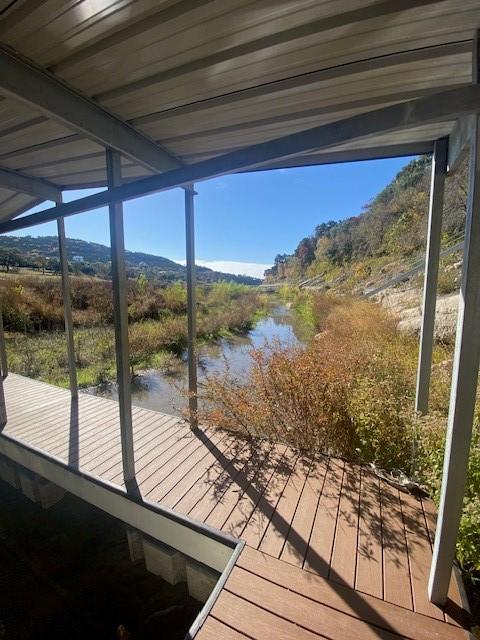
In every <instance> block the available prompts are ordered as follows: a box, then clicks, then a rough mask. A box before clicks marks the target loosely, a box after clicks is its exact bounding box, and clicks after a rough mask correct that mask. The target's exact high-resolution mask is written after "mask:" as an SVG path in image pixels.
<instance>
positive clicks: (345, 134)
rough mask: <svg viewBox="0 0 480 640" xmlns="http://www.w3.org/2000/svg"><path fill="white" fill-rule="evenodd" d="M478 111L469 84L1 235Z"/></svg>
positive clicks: (77, 205) (125, 188)
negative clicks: (366, 138) (373, 136)
mask: <svg viewBox="0 0 480 640" xmlns="http://www.w3.org/2000/svg"><path fill="white" fill-rule="evenodd" d="M479 108H480V87H479V86H476V85H468V86H466V87H461V88H457V89H452V90H450V91H444V92H441V93H436V94H433V95H430V96H427V97H424V98H417V99H416V100H409V101H407V102H402V103H400V104H396V105H392V106H390V107H384V108H382V109H375V110H374V111H369V112H368V113H363V114H359V115H356V116H351V117H350V118H345V119H343V120H338V121H336V122H331V123H328V124H324V125H320V126H318V127H313V128H311V129H307V130H304V131H299V132H297V133H292V134H289V135H287V136H283V137H281V138H276V139H275V140H269V141H267V142H260V143H258V144H255V145H252V146H250V147H246V148H244V149H240V150H238V151H232V152H231V153H226V154H224V155H221V156H217V157H215V158H210V159H208V160H203V161H201V162H197V163H195V164H191V165H188V166H185V167H180V168H179V169H173V170H172V171H168V172H167V173H164V174H161V175H155V176H151V177H148V178H143V179H142V180H136V181H134V182H130V183H127V184H123V185H122V186H120V187H114V188H112V189H109V190H108V191H103V192H101V193H96V194H93V195H91V196H87V197H85V198H80V199H79V200H74V201H72V202H67V203H64V204H62V205H60V206H59V207H57V208H53V209H46V210H45V211H41V212H40V213H35V214H32V215H30V216H25V217H23V218H21V219H18V220H13V221H11V222H5V223H3V224H0V233H5V232H7V231H14V230H15V229H25V228H28V227H30V226H33V225H36V224H41V223H44V222H48V221H51V220H56V218H58V217H59V216H64V217H66V216H70V215H74V214H76V213H82V212H84V211H91V210H92V209H98V208H100V207H104V206H105V205H108V204H109V203H111V202H116V201H124V200H133V199H135V198H138V197H141V196H144V195H146V194H148V193H154V192H158V191H166V190H168V189H172V188H174V187H181V186H185V185H187V184H190V183H194V182H199V181H201V180H207V179H208V178H213V177H215V176H219V175H224V174H226V173H232V172H235V171H241V170H246V169H249V168H252V167H258V166H261V165H264V164H267V163H272V162H273V161H274V160H278V159H280V158H288V157H289V156H295V155H300V154H302V153H305V152H308V151H313V150H319V151H320V150H321V149H328V148H329V147H335V146H336V145H340V144H343V143H346V142H349V141H353V140H359V139H361V138H365V137H367V136H370V135H374V134H378V133H387V132H391V131H397V130H399V129H409V128H413V127H419V126H422V125H426V124H432V123H436V122H445V121H449V120H452V119H454V118H456V117H458V116H460V115H466V114H468V113H474V112H476V111H477V110H478V109H479Z"/></svg>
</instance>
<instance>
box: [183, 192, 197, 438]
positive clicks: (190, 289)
mask: <svg viewBox="0 0 480 640" xmlns="http://www.w3.org/2000/svg"><path fill="white" fill-rule="evenodd" d="M194 195H195V191H194V189H193V185H190V186H189V187H187V188H186V189H185V235H186V248H187V251H186V255H187V262H186V266H187V319H188V349H187V351H188V409H189V417H190V428H191V429H196V427H197V426H198V400H197V349H196V340H197V318H196V315H197V295H196V274H195V217H194V205H193V198H194Z"/></svg>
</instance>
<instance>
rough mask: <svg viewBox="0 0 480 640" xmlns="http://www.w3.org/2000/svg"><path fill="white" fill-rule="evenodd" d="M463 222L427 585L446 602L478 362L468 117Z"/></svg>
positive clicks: (475, 213) (479, 216)
mask: <svg viewBox="0 0 480 640" xmlns="http://www.w3.org/2000/svg"><path fill="white" fill-rule="evenodd" d="M473 127H474V131H473V132H472V136H471V147H470V164H469V170H470V175H469V192H468V204H467V218H466V222H465V249H464V258H463V276H462V287H461V290H460V299H459V307H458V321H457V337H456V343H455V355H454V360H453V374H452V389H451V395H450V408H449V413H448V428H447V438H446V445H445V461H444V467H443V480H442V490H441V496H440V507H439V513H438V522H437V532H436V535H435V545H434V550H433V559H432V567H431V571H430V580H429V585H428V594H429V597H430V600H431V601H432V602H434V603H436V604H438V605H443V604H445V602H446V600H447V594H448V587H449V583H450V576H451V572H452V565H453V562H454V559H455V544H456V540H457V535H458V528H459V524H460V518H461V514H462V504H463V495H464V492H465V481H466V476H467V466H468V459H469V453H470V441H471V437H472V424H473V418H474V410H475V399H476V391H477V380H478V369H479V362H480V330H479V328H480V122H479V117H478V116H477V117H476V118H475V120H474V122H473Z"/></svg>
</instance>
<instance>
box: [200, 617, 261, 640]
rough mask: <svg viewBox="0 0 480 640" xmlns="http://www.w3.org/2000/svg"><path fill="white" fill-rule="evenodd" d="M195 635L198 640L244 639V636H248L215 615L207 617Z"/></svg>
mask: <svg viewBox="0 0 480 640" xmlns="http://www.w3.org/2000/svg"><path fill="white" fill-rule="evenodd" d="M195 637H196V638H197V640H220V639H221V640H244V638H248V636H245V635H244V634H243V633H240V632H239V631H235V629H232V628H231V627H227V625H225V624H223V622H220V620H216V619H215V618H214V617H213V616H210V617H208V618H207V620H206V621H205V623H204V624H203V626H202V628H201V629H200V631H199V632H198V634H197V635H196V636H195Z"/></svg>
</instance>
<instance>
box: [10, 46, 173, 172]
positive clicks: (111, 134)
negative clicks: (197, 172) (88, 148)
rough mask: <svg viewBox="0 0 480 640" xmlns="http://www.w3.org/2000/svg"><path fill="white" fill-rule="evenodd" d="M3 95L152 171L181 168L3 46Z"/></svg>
mask: <svg viewBox="0 0 480 640" xmlns="http://www.w3.org/2000/svg"><path fill="white" fill-rule="evenodd" d="M0 92H2V93H3V94H5V95H7V96H9V97H11V98H14V99H17V100H21V101H22V102H25V103H26V104H28V105H29V106H30V107H32V108H33V109H36V110H38V111H41V112H42V113H44V114H45V115H47V116H48V117H50V118H54V119H55V120H59V121H60V122H62V123H63V124H65V125H66V126H67V127H69V128H71V129H73V130H74V131H77V132H78V133H80V134H82V135H83V136H85V137H86V138H90V139H91V140H94V141H95V142H98V143H100V144H101V145H102V146H104V147H107V148H111V149H115V150H117V151H119V152H120V153H121V154H123V155H124V156H127V157H128V158H131V159H132V160H134V161H135V162H136V163H138V164H141V165H143V166H145V167H148V168H149V169H153V170H154V171H169V170H170V169H174V168H176V167H179V166H181V163H180V161H179V160H177V159H176V158H175V157H174V156H172V155H171V154H169V153H168V152H167V151H165V150H164V149H162V147H161V146H160V145H158V144H157V143H156V142H154V141H153V140H151V139H150V138H148V137H147V136H145V135H144V134H142V133H140V132H139V131H137V130H136V129H135V128H134V127H132V126H131V125H129V124H127V123H126V122H124V121H123V120H120V118H117V117H116V116H115V115H113V114H112V113H110V112H109V111H107V110H106V109H103V108H102V107H101V106H100V105H99V104H97V103H96V102H94V101H93V100H91V99H90V98H88V97H86V96H84V95H83V94H81V93H79V92H77V91H76V90H75V89H73V88H72V87H70V86H68V85H67V84H65V83H64V82H62V81H61V80H60V79H59V78H57V77H56V76H54V75H53V74H51V73H49V72H48V71H46V70H45V69H43V68H42V67H39V66H37V65H35V64H34V63H33V62H31V61H29V60H27V59H25V58H23V57H21V56H19V55H18V54H17V53H16V52H14V51H12V50H11V49H9V48H7V47H5V46H0Z"/></svg>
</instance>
